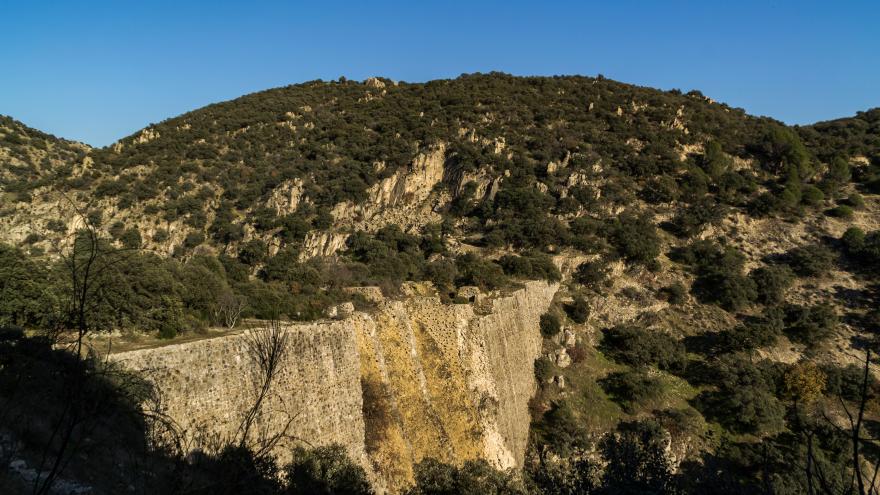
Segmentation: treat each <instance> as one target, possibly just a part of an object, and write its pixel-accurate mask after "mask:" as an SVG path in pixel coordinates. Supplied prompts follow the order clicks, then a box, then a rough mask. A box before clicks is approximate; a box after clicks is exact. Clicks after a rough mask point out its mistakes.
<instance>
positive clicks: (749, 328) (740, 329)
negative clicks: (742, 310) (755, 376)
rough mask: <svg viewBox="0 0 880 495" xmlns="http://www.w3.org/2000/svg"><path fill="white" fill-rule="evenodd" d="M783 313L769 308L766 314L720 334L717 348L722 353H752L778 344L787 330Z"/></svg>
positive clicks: (774, 308) (749, 319)
mask: <svg viewBox="0 0 880 495" xmlns="http://www.w3.org/2000/svg"><path fill="white" fill-rule="evenodd" d="M783 316H784V315H783V312H782V311H781V310H780V309H779V308H777V307H772V308H768V309H767V310H766V311H765V312H764V314H762V315H760V316H757V317H752V318H748V319H746V321H744V322H743V323H741V324H739V325H737V326H735V327H733V328H732V329H730V330H725V331H723V332H720V333H719V334H718V345H717V348H718V350H719V351H721V352H739V351H750V350H753V349H758V348H761V347H769V346H772V345H774V344H776V341H777V340H778V339H779V337H781V336H782V334H783V330H784V329H785V322H784V320H783Z"/></svg>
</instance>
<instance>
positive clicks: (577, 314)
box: [565, 295, 590, 324]
mask: <svg viewBox="0 0 880 495" xmlns="http://www.w3.org/2000/svg"><path fill="white" fill-rule="evenodd" d="M565 313H566V314H567V315H568V317H569V318H571V320H572V321H573V322H575V323H578V324H584V323H586V321H587V318H589V317H590V305H589V304H588V303H587V300H586V299H584V298H583V296H579V295H576V296H574V297H573V298H572V301H571V303H569V304H566V305H565Z"/></svg>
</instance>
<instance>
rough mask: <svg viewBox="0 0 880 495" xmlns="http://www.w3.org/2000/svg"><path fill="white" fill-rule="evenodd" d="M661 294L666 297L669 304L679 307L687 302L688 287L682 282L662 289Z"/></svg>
mask: <svg viewBox="0 0 880 495" xmlns="http://www.w3.org/2000/svg"><path fill="white" fill-rule="evenodd" d="M660 293H661V294H663V295H664V296H665V297H666V300H667V301H668V302H669V304H672V305H675V306H678V305H681V304H684V303H685V302H687V287H685V286H684V284H682V283H681V282H675V283H673V284H672V285H668V286H666V287H663V288H662V289H660Z"/></svg>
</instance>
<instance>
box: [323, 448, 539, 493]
mask: <svg viewBox="0 0 880 495" xmlns="http://www.w3.org/2000/svg"><path fill="white" fill-rule="evenodd" d="M414 474H415V484H414V485H413V486H412V487H411V488H409V489H408V490H407V491H406V495H458V494H462V495H482V494H488V495H525V494H526V493H527V492H526V490H525V487H523V485H522V483H521V482H520V481H519V480H517V477H516V476H515V475H514V473H512V472H505V471H499V470H497V469H495V468H494V467H492V466H491V465H490V464H489V463H488V462H487V461H485V460H483V459H479V460H470V461H466V462H465V463H464V465H462V466H461V467H456V466H453V465H451V464H446V463H443V462H440V461H438V460H436V459H433V458H430V457H429V458H426V459H424V460H422V461H421V462H419V463H418V464H416V466H415V473H414ZM337 493H338V492H337Z"/></svg>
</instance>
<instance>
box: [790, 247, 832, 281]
mask: <svg viewBox="0 0 880 495" xmlns="http://www.w3.org/2000/svg"><path fill="white" fill-rule="evenodd" d="M834 258H835V256H834V253H833V252H832V251H831V250H830V249H828V248H827V247H825V246H823V245H821V244H810V245H807V246H801V247H797V248H794V249H792V250H791V251H789V252H788V253H786V256H785V262H786V263H787V264H788V266H790V267H791V269H792V270H794V272H795V273H796V274H798V275H799V276H801V277H822V276H824V275H825V274H826V273H828V271H829V270H831V269H832V268H833V267H834Z"/></svg>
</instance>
